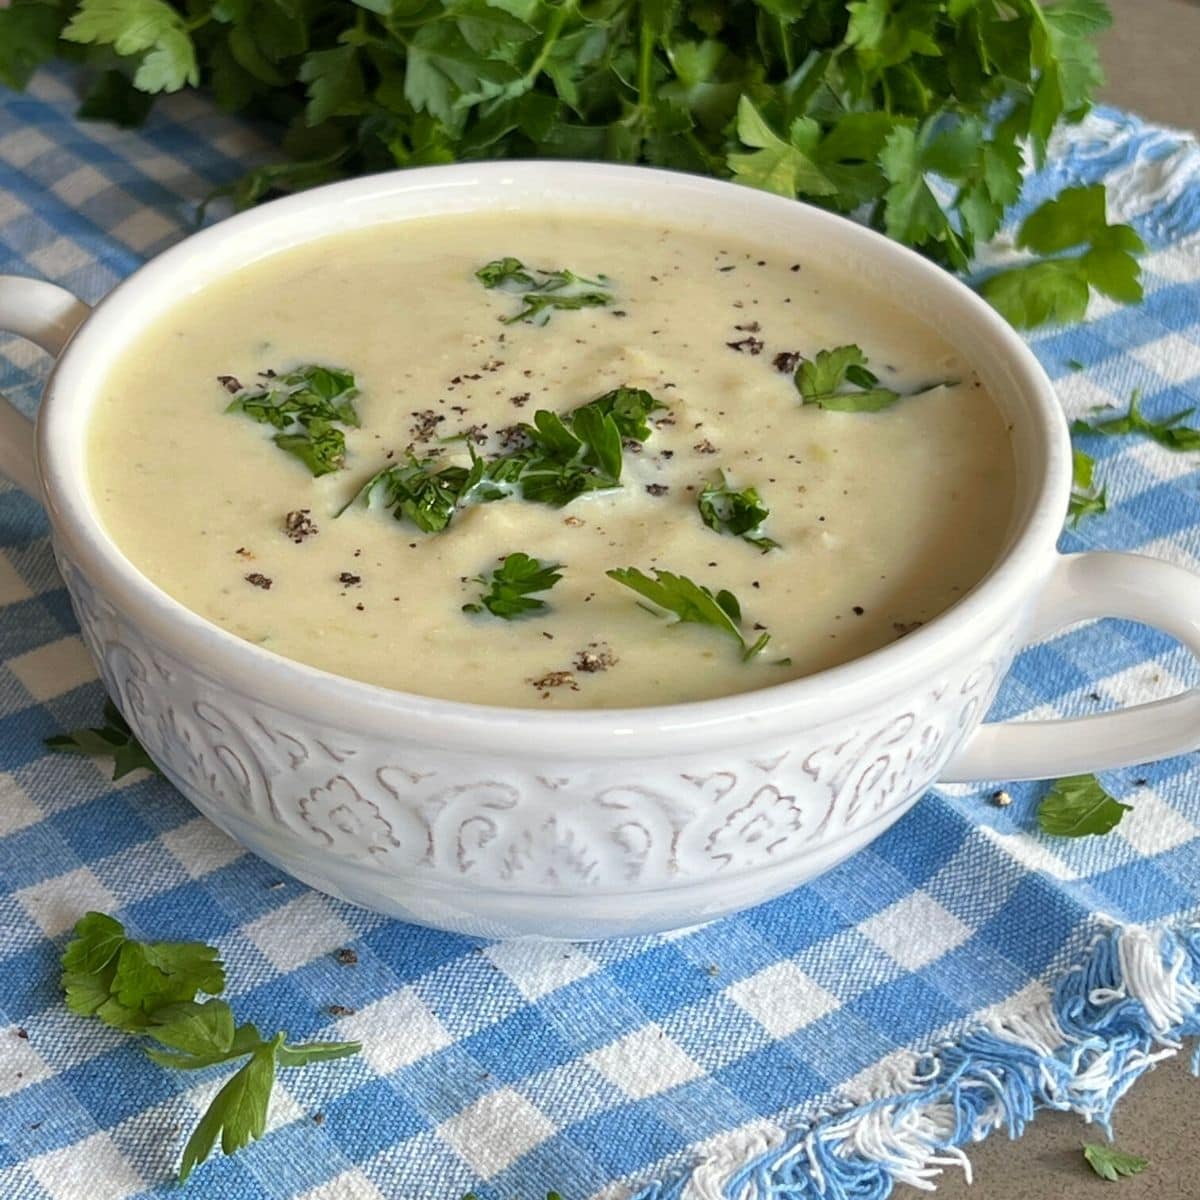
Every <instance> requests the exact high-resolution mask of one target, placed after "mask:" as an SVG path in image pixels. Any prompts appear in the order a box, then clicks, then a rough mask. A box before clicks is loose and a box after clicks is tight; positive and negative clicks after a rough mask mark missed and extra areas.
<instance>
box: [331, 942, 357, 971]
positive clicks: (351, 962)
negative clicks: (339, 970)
mask: <svg viewBox="0 0 1200 1200" xmlns="http://www.w3.org/2000/svg"><path fill="white" fill-rule="evenodd" d="M333 957H334V959H335V960H336V961H337V962H338V963H339V964H340V965H341V966H343V967H354V966H357V965H358V955H357V954H356V953H355V952H354V951H353V950H351V949H350V947H349V946H343V947H342V948H341V949H340V950H335V951H334V952H333Z"/></svg>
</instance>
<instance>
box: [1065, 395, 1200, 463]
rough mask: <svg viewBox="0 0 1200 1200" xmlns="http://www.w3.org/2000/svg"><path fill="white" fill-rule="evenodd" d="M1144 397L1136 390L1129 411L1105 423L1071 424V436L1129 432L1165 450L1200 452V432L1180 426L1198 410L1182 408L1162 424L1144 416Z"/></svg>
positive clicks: (1131, 398)
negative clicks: (1155, 443)
mask: <svg viewBox="0 0 1200 1200" xmlns="http://www.w3.org/2000/svg"><path fill="white" fill-rule="evenodd" d="M1141 400H1142V394H1141V392H1140V391H1135V392H1134V393H1133V394H1132V395H1131V396H1130V397H1129V411H1128V412H1127V413H1126V414H1125V415H1124V416H1122V417H1110V418H1109V419H1107V420H1104V421H1072V422H1071V432H1072V433H1081V434H1088V433H1095V434H1101V435H1102V436H1105V437H1120V436H1122V435H1124V434H1127V433H1137V434H1141V435H1142V436H1143V437H1148V438H1149V439H1150V440H1151V441H1153V442H1157V443H1158V445H1160V446H1162V447H1163V449H1165V450H1174V451H1176V452H1187V451H1192V450H1200V429H1191V428H1189V427H1187V426H1184V425H1181V422H1183V421H1186V420H1187V419H1188V417H1190V416H1191V415H1192V413H1194V412H1195V411H1196V409H1195V407H1192V408H1185V409H1182V410H1181V411H1180V412H1177V413H1173V414H1172V415H1171V416H1169V417H1164V418H1163V419H1162V420H1161V421H1152V420H1150V418H1148V417H1145V416H1143V415H1142V410H1141Z"/></svg>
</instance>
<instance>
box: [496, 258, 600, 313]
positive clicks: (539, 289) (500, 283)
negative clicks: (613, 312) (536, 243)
mask: <svg viewBox="0 0 1200 1200" xmlns="http://www.w3.org/2000/svg"><path fill="white" fill-rule="evenodd" d="M475 278H476V279H478V280H479V282H480V283H482V284H483V286H484V287H485V288H487V289H488V290H489V291H492V290H495V289H499V290H500V291H504V292H512V293H514V294H516V295H519V296H520V297H521V308H520V309H519V310H518V311H517V312H516V313H514V314H513V315H512V316H509V317H501V318H500V320H501V322H502V323H503V324H505V325H515V324H516V323H517V322H518V321H522V322H524V323H525V324H528V325H545V324H546V322H547V321H549V320H550V316H551V314H552V313H553V311H554V310H555V309H580V308H605V307H607V306H608V305H610V304H612V301H613V297H612V293H611V292H610V291H607V290H606V289H607V288H608V279H607V278H606V277H605V276H603V275H601V276H600V277H599V278H597V279H585V278H584V277H583V276H582V275H576V274H575V272H574V271H568V270H565V269H560V270H557V271H543V270H541V269H540V268H538V267H532V268H531V267H527V266H525V264H524V263H523V262H521V260H520V259H518V258H496V259H493V260H492V261H491V262H489V263H485V264H484V265H483V266H482V267H480V268H479V270H478V271H476V272H475Z"/></svg>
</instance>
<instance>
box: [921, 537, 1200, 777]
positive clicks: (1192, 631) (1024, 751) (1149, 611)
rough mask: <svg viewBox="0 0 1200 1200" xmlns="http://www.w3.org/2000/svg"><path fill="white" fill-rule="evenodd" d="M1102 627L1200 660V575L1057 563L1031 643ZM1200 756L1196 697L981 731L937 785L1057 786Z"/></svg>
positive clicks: (1079, 560) (1132, 563) (1079, 557)
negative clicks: (1152, 635) (1150, 631)
mask: <svg viewBox="0 0 1200 1200" xmlns="http://www.w3.org/2000/svg"><path fill="white" fill-rule="evenodd" d="M1098 617H1124V618H1125V619H1127V620H1130V621H1139V622H1141V623H1143V624H1145V625H1153V626H1154V627H1155V628H1156V629H1161V630H1163V631H1164V632H1166V633H1169V634H1171V635H1173V636H1174V637H1177V638H1178V639H1179V640H1180V641H1181V642H1182V643H1183V644H1184V646H1186V647H1187V648H1188V649H1189V650H1190V651H1191V652H1192V653H1193V654H1195V655H1196V656H1197V657H1200V575H1194V574H1192V572H1190V571H1185V570H1184V569H1183V568H1182V567H1176V566H1173V565H1172V564H1171V563H1167V562H1162V561H1161V560H1160V559H1156V558H1144V557H1143V556H1141V555H1140V554H1104V553H1091V554H1069V555H1063V556H1061V557H1060V558H1059V559H1058V562H1057V564H1056V565H1055V567H1054V570H1053V572H1052V573H1051V576H1050V581H1049V583H1048V584H1047V586H1046V589H1045V591H1044V592H1043V593H1042V597H1041V600H1040V601H1039V603H1038V607H1037V610H1036V612H1035V614H1034V619H1033V630H1032V633H1033V637H1034V638H1040V637H1043V636H1045V635H1047V634H1050V633H1052V632H1054V631H1055V630H1059V629H1063V628H1065V627H1066V626H1068V625H1075V624H1078V623H1079V622H1080V621H1091V620H1094V619H1096V618H1098ZM1197 748H1200V689H1195V688H1193V689H1192V690H1190V691H1186V692H1181V693H1179V695H1177V696H1171V697H1170V698H1169V699H1167V700H1155V701H1153V702H1151V703H1148V704H1136V705H1134V706H1133V707H1132V708H1127V709H1121V710H1119V711H1117V712H1107V713H1098V714H1097V715H1095V716H1091V717H1080V718H1077V719H1074V720H1069V721H1004V722H995V723H993V724H989V725H983V726H981V727H980V728H979V729H978V730H976V731H975V734H974V735H973V736H972V737H971V738H969V739H968V741H967V744H966V745H965V746H964V747H963V748H962V749H961V750H960V751H959V752H958V754H956V755H955V756H954V758H953V759H952V760H951V761H950V763H949V765H948V766H947V767H946V770H945V771H943V773H942V775H941V779H942V781H943V782H945V783H966V782H969V781H971V780H976V779H1058V778H1061V777H1062V776H1064V775H1082V774H1085V773H1087V772H1091V771H1103V770H1108V769H1110V768H1112V767H1127V766H1131V765H1133V764H1134V763H1142V762H1150V761H1152V760H1153V759H1159V758H1169V757H1171V756H1172V755H1174V754H1185V753H1187V752H1189V751H1191V750H1195V749H1197Z"/></svg>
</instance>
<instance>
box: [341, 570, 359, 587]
mask: <svg viewBox="0 0 1200 1200" xmlns="http://www.w3.org/2000/svg"><path fill="white" fill-rule="evenodd" d="M338 583H341V584H345V586H346V587H353V586H354V584H356V583H362V576H361V575H355V574H354V573H353V572H352V571H343V572H342V573H341V574H340V575H339V576H338Z"/></svg>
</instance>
